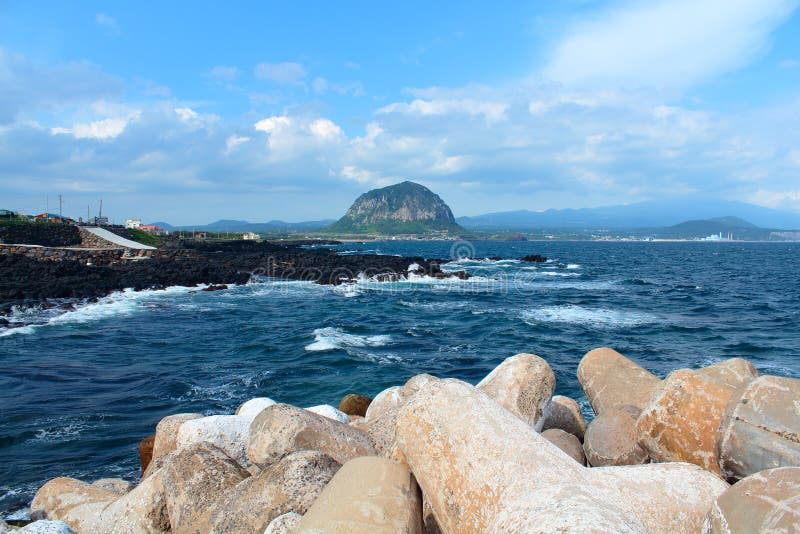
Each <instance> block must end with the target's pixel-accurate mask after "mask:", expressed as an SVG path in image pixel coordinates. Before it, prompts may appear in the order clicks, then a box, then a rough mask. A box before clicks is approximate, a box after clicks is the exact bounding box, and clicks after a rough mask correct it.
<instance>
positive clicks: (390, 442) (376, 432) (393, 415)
mask: <svg viewBox="0 0 800 534" xmlns="http://www.w3.org/2000/svg"><path fill="white" fill-rule="evenodd" d="M436 380H439V379H438V378H436V377H435V376H431V375H428V374H421V375H416V376H413V377H411V378H410V379H408V381H407V382H406V383H405V384H403V385H402V386H399V387H398V386H395V387H391V388H388V389H386V390H384V391H382V392H381V393H380V394H378V396H377V397H375V400H373V401H372V403H371V404H370V405H369V407H368V408H367V417H366V418H365V419H364V421H363V422H362V423H358V424H355V425H354V426H355V427H356V428H358V429H360V430H363V431H364V432H366V433H367V434H369V436H370V438H372V441H373V443H374V444H375V448H376V449H377V450H378V452H380V454H381V455H382V456H385V457H387V458H397V446H396V443H395V434H396V430H397V414H398V413H400V408H402V407H403V406H405V404H406V403H407V402H408V400H409V399H410V398H411V397H413V396H414V394H415V393H416V392H417V391H418V390H419V388H420V387H422V386H424V385H425V384H427V383H429V382H433V381H436Z"/></svg>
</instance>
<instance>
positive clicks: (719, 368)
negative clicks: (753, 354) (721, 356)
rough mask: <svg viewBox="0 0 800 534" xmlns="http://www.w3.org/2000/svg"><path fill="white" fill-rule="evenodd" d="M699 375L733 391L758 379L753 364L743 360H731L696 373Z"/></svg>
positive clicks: (701, 369) (698, 370) (702, 368)
mask: <svg viewBox="0 0 800 534" xmlns="http://www.w3.org/2000/svg"><path fill="white" fill-rule="evenodd" d="M695 372H696V373H697V374H699V375H702V376H704V377H705V378H707V379H709V380H711V381H713V382H716V383H717V384H720V385H722V386H728V387H729V388H731V389H738V388H740V387H742V386H744V385H747V384H749V383H750V382H751V381H753V380H755V379H756V378H758V371H757V370H756V368H755V367H754V366H753V364H752V363H750V362H748V361H747V360H745V359H743V358H730V359H728V360H724V361H721V362H717V363H715V364H713V365H709V366H707V367H701V368H700V369H697V371H695Z"/></svg>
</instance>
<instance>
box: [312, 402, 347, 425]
mask: <svg viewBox="0 0 800 534" xmlns="http://www.w3.org/2000/svg"><path fill="white" fill-rule="evenodd" d="M306 410H308V411H309V412H311V413H315V414H317V415H321V416H322V417H327V418H328V419H333V420H334V421H339V422H340V423H349V422H350V416H349V415H347V414H346V413H344V412H343V411H341V410H339V409H338V408H334V407H333V406H331V405H330V404H320V405H319V406H312V407H310V408H306Z"/></svg>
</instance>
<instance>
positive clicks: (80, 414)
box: [0, 241, 800, 512]
mask: <svg viewBox="0 0 800 534" xmlns="http://www.w3.org/2000/svg"><path fill="white" fill-rule="evenodd" d="M336 248H338V249H339V250H340V252H341V253H343V254H350V253H356V252H359V251H363V252H372V253H380V254H399V255H421V256H425V257H439V258H447V257H451V255H455V256H456V257H463V256H465V255H468V256H470V257H472V258H485V257H490V256H500V257H503V258H509V260H504V261H488V260H473V259H463V260H460V261H457V262H455V263H453V264H449V265H447V266H446V268H447V269H451V270H455V269H464V270H466V271H468V272H469V273H471V274H473V275H474V277H473V278H472V279H470V280H466V281H461V280H456V279H447V280H433V279H427V278H412V279H410V280H408V281H404V282H396V283H380V282H374V281H371V280H368V279H363V280H361V281H359V282H358V283H357V284H354V285H347V286H339V287H335V288H334V287H331V286H320V285H316V284H312V283H305V282H289V281H276V280H264V281H262V282H260V283H253V284H249V285H246V286H240V287H234V288H232V289H230V290H228V291H222V292H210V293H209V292H198V291H197V290H196V288H170V289H168V290H164V291H147V292H141V293H133V292H121V293H117V294H114V295H111V296H109V297H106V298H103V299H101V300H100V301H99V302H97V303H92V304H84V305H81V306H78V307H77V308H76V309H75V310H73V311H67V312H63V311H58V310H52V309H51V310H27V311H24V310H18V311H17V312H16V314H15V315H14V316H13V317H12V319H13V320H15V321H19V322H20V323H25V324H28V326H23V327H20V328H13V329H5V330H2V329H0V362H2V366H3V372H2V374H0V511H5V512H10V511H13V510H17V509H20V508H22V507H24V506H25V505H26V503H27V502H28V501H29V500H30V498H31V497H32V496H33V493H34V492H35V491H36V489H37V488H38V487H39V486H40V485H41V484H42V483H43V482H45V481H46V480H47V479H49V478H52V477H55V476H73V477H77V478H81V479H85V480H90V481H91V480H94V479H98V478H101V477H118V476H121V477H123V478H128V479H130V480H136V479H137V477H138V457H137V446H138V443H139V441H140V440H141V439H142V438H143V437H144V436H146V435H148V434H151V433H153V431H154V428H155V425H156V423H157V422H158V420H159V419H161V418H162V417H164V416H166V415H169V414H171V413H177V412H202V413H206V414H217V413H232V412H233V411H234V410H235V408H236V407H237V406H238V405H239V404H240V403H241V402H243V401H245V400H247V399H250V398H252V397H256V396H269V397H271V398H273V399H276V400H278V401H281V402H287V403H291V404H296V405H299V406H312V405H316V404H324V403H327V404H333V405H336V404H337V403H338V401H339V399H340V398H341V397H342V396H343V395H345V394H346V393H351V392H356V393H362V394H366V395H375V394H377V393H378V392H379V391H381V390H382V389H384V388H386V387H389V386H392V385H396V384H401V383H403V382H404V381H405V380H407V379H408V378H409V377H411V376H413V375H415V374H418V373H423V372H427V373H431V374H434V375H437V376H442V377H457V378H460V379H463V380H467V381H469V382H473V383H474V382H477V381H478V380H480V379H481V378H482V377H483V376H485V375H486V374H487V373H488V372H489V371H490V370H491V369H492V368H493V367H494V366H496V365H497V364H498V363H500V362H501V361H502V360H503V359H504V358H506V357H508V356H512V355H514V354H516V353H519V352H531V353H535V354H538V355H540V356H542V357H543V358H545V359H547V361H548V362H549V363H550V365H551V366H552V367H553V369H554V371H555V373H556V377H557V387H556V389H557V393H560V394H564V395H570V396H573V397H575V398H577V399H578V400H579V401H580V402H581V403H582V405H583V406H584V408H585V409H586V410H587V412H588V411H589V409H588V406H587V404H586V401H585V397H584V396H583V393H582V391H581V389H580V386H579V385H578V382H577V380H576V378H575V372H576V368H577V365H578V362H579V361H580V359H581V357H582V356H583V355H584V354H585V353H586V352H587V351H589V350H591V349H592V348H595V347H600V346H610V347H613V348H615V349H617V350H619V351H620V352H622V353H623V354H625V355H627V356H628V357H630V358H633V359H634V360H636V361H638V362H640V363H641V364H642V365H644V366H645V367H647V368H649V369H650V370H652V371H653V372H655V373H656V374H658V375H660V376H664V375H666V374H667V373H668V372H669V371H671V370H673V369H675V368H679V367H698V366H704V365H708V364H711V363H713V362H716V361H719V360H722V359H725V358H730V357H734V356H742V357H745V358H748V359H750V360H751V361H752V362H753V363H754V364H755V366H756V367H757V368H758V369H759V370H760V371H761V372H762V373H768V374H776V375H783V376H793V377H800V280H799V279H798V273H800V245H795V244H781V243H736V242H732V243H664V242H655V243H653V242H651V243H638V242H637V243H606V242H545V243H542V242H514V243H506V242H475V243H455V244H454V243H449V242H391V241H390V242H374V243H366V244H362V245H354V244H345V245H341V246H338V247H336ZM526 254H543V255H545V256H547V257H548V258H550V261H548V262H547V263H543V264H531V263H523V262H519V261H514V260H513V259H512V258H519V257H521V256H523V255H526ZM587 415H588V413H587Z"/></svg>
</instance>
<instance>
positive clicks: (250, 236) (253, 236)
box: [242, 232, 261, 241]
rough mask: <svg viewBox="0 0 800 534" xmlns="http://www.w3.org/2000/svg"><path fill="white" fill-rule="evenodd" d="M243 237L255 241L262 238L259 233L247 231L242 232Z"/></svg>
mask: <svg viewBox="0 0 800 534" xmlns="http://www.w3.org/2000/svg"><path fill="white" fill-rule="evenodd" d="M242 239H244V240H245V241H255V240H256V239H261V236H260V235H258V234H254V233H253V232H247V233H245V234H242Z"/></svg>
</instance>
